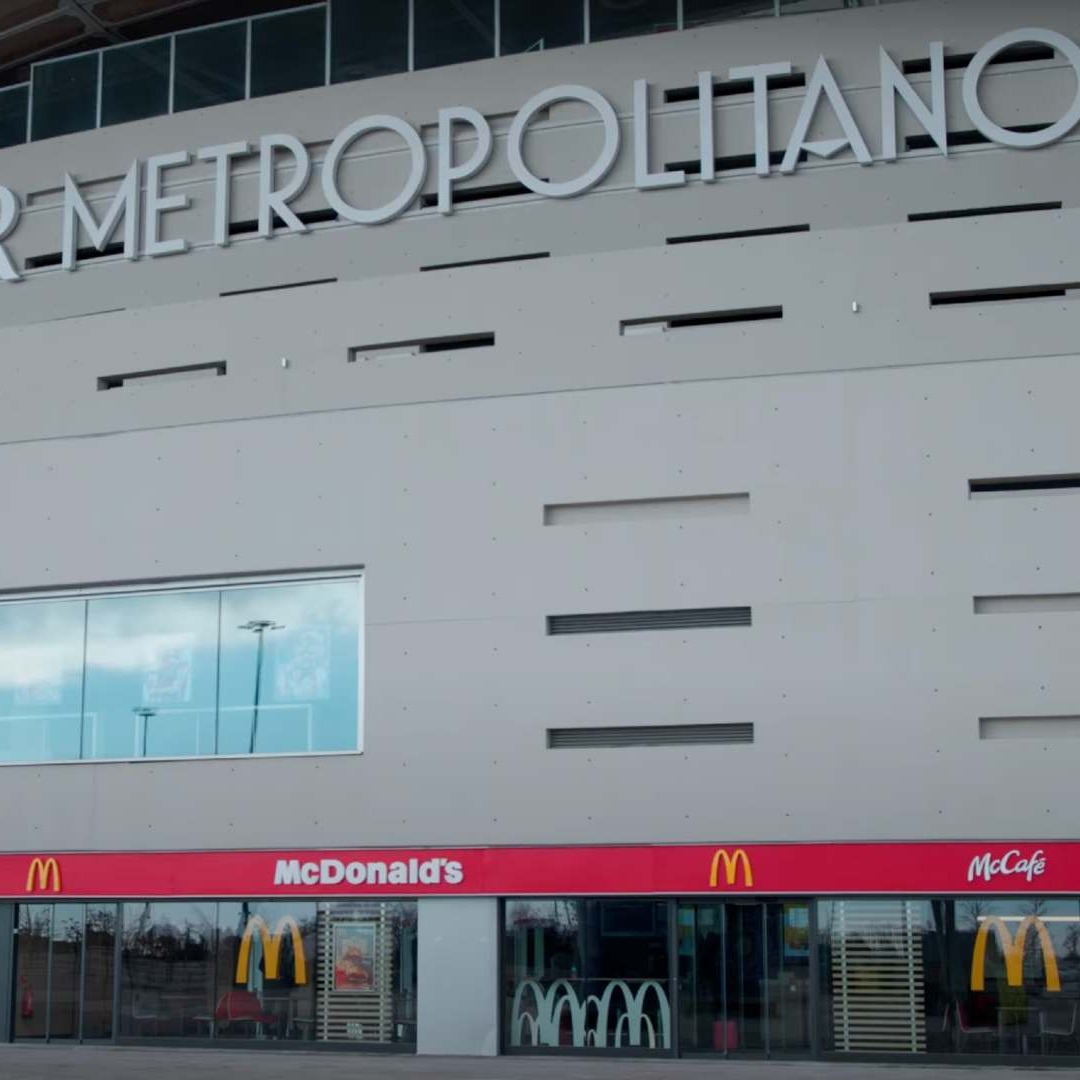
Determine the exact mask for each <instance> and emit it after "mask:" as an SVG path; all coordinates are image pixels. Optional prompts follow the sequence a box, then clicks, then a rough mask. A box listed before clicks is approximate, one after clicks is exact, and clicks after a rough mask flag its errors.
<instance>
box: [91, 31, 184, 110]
mask: <svg viewBox="0 0 1080 1080" xmlns="http://www.w3.org/2000/svg"><path fill="white" fill-rule="evenodd" d="M171 48H172V43H171V42H170V41H169V39H168V38H158V39H157V40H155V41H146V42H140V43H139V44H136V45H123V46H120V47H119V48H115V49H106V50H105V52H103V53H102V54H101V64H102V67H101V122H102V123H103V124H122V123H125V122H126V121H128V120H143V119H145V118H146V117H149V116H161V115H163V114H164V113H167V112H168V111H169V53H170V51H171Z"/></svg>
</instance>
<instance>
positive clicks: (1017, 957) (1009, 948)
mask: <svg viewBox="0 0 1080 1080" xmlns="http://www.w3.org/2000/svg"><path fill="white" fill-rule="evenodd" d="M991 928H993V930H994V932H995V933H996V934H997V939H998V944H999V945H1000V946H1001V952H1002V954H1003V955H1004V957H1005V981H1006V982H1007V983H1008V984H1009V986H1023V985H1024V945H1025V944H1026V943H1027V935H1028V931H1029V930H1034V931H1035V933H1036V934H1038V935H1039V944H1040V945H1041V946H1042V954H1043V967H1044V968H1045V969H1046V989H1047V990H1052V991H1057V990H1060V989H1061V975H1060V974H1059V972H1058V966H1057V956H1056V955H1055V954H1054V942H1053V941H1052V940H1051V938H1050V931H1049V930H1047V929H1046V924H1045V923H1044V922H1043V921H1042V919H1040V918H1039V917H1038V916H1037V915H1028V916H1026V917H1025V918H1024V920H1023V921H1022V922H1021V923H1020V925H1019V926H1018V927H1017V929H1016V937H1015V938H1014V937H1013V936H1012V934H1011V933H1010V932H1009V928H1008V927H1007V926H1006V925H1005V921H1004V920H1003V919H1002V918H1000V917H999V916H997V915H989V916H987V917H986V918H985V919H983V921H982V924H981V925H980V927H979V932H978V933H977V934H976V935H975V948H974V950H973V951H972V954H971V989H972V990H982V989H984V988H985V986H986V945H987V942H988V941H989V940H990V930H991Z"/></svg>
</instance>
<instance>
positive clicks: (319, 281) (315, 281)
mask: <svg viewBox="0 0 1080 1080" xmlns="http://www.w3.org/2000/svg"><path fill="white" fill-rule="evenodd" d="M335 281H337V278H336V277H324V278H312V279H311V281H290V282H288V283H287V284H285V285H255V286H253V287H252V288H250V289H229V290H228V292H223V293H218V296H250V295H251V294H252V293H263V292H281V290H282V289H306V288H307V287H308V286H310V285H333V284H334V282H335Z"/></svg>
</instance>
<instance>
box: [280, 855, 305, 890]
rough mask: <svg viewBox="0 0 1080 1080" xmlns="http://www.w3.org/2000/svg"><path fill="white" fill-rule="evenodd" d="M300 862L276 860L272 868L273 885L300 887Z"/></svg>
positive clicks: (296, 860)
mask: <svg viewBox="0 0 1080 1080" xmlns="http://www.w3.org/2000/svg"><path fill="white" fill-rule="evenodd" d="M301 883H302V882H301V878H300V860H299V859H278V861H277V865H276V866H275V867H274V884H275V885H300V884H301Z"/></svg>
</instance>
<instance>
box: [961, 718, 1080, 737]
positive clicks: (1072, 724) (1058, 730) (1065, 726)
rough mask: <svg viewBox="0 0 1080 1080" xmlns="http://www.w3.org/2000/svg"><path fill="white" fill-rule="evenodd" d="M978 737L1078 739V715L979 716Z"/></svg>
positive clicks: (1079, 719)
mask: <svg viewBox="0 0 1080 1080" xmlns="http://www.w3.org/2000/svg"><path fill="white" fill-rule="evenodd" d="M979 738H980V739H1080V716H980V717H979Z"/></svg>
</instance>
